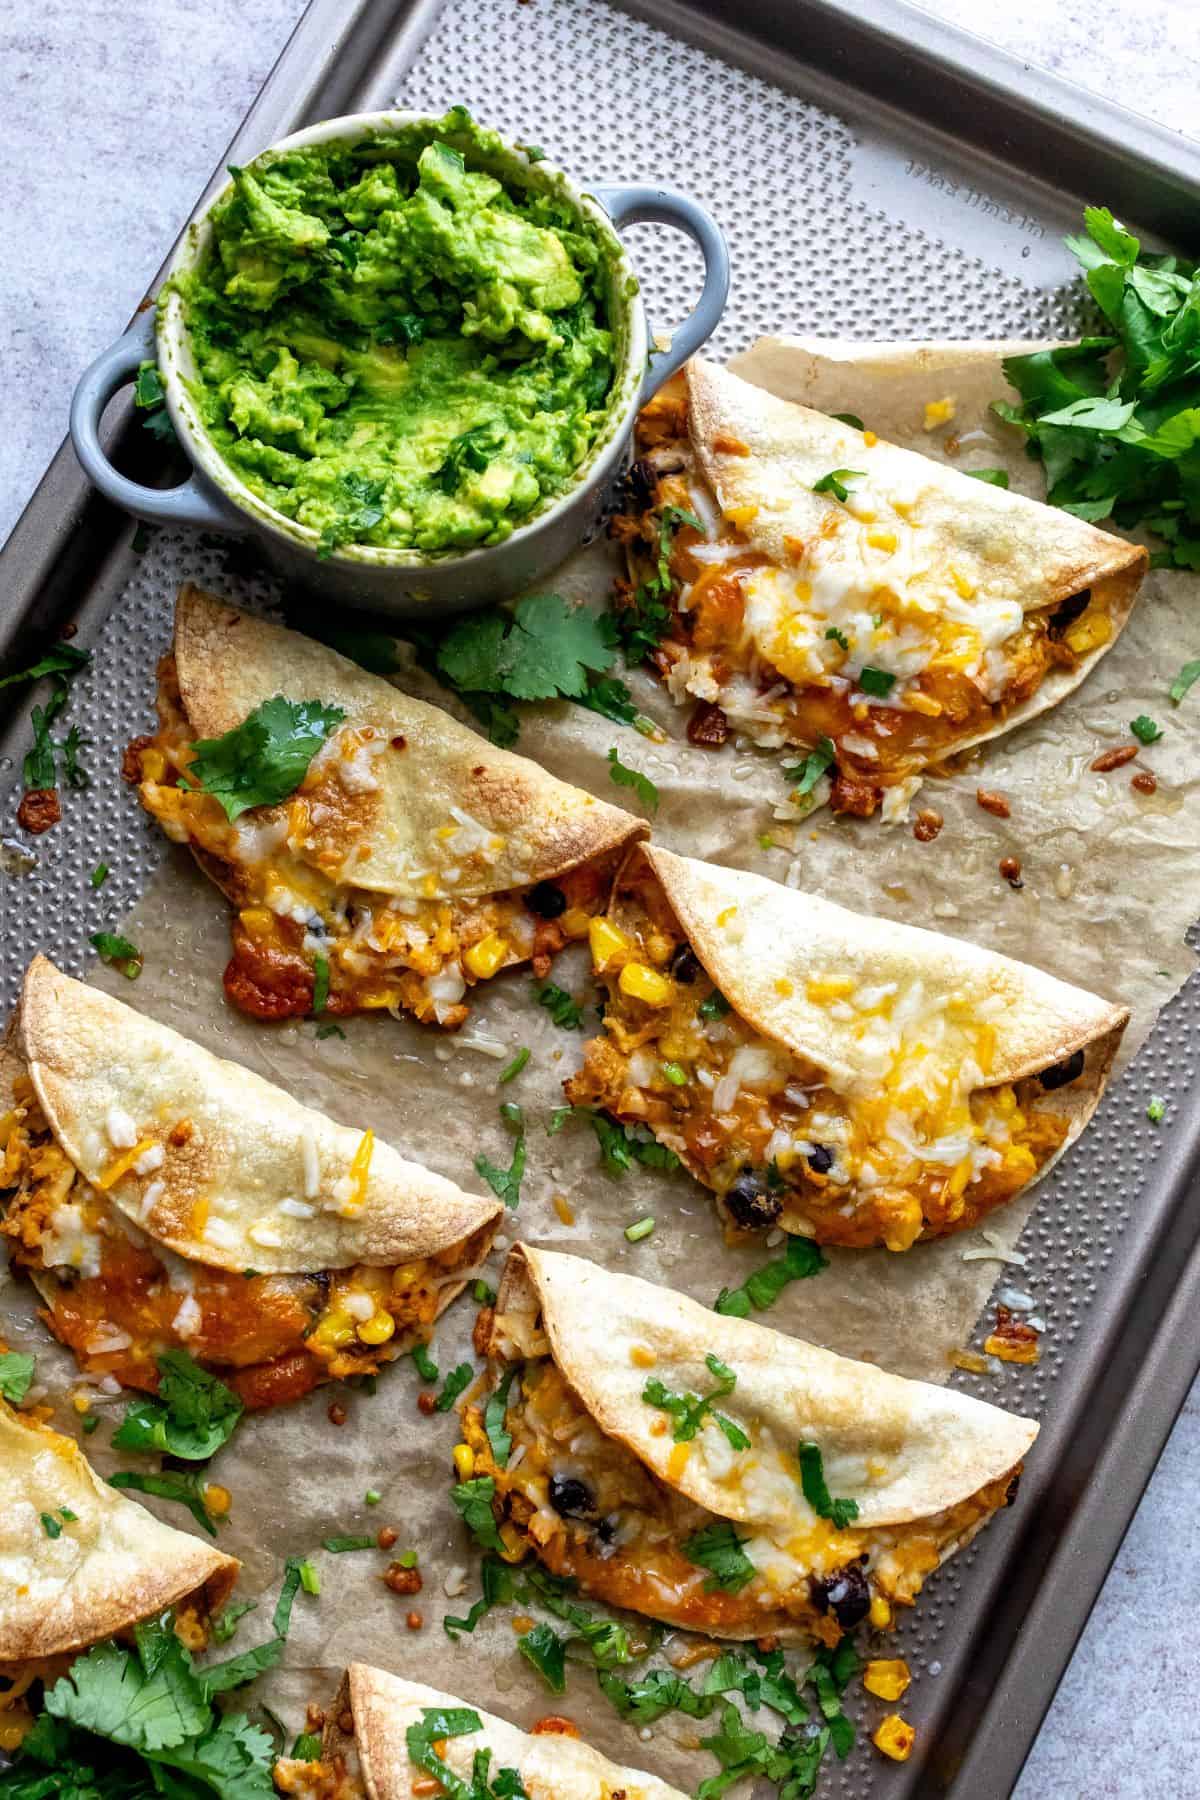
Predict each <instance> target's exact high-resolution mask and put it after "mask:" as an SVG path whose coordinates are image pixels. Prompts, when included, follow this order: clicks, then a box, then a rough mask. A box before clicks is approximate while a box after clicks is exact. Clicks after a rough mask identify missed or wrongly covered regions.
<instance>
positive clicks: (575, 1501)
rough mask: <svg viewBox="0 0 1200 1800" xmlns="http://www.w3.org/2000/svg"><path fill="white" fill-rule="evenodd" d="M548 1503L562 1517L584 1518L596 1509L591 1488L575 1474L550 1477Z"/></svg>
mask: <svg viewBox="0 0 1200 1800" xmlns="http://www.w3.org/2000/svg"><path fill="white" fill-rule="evenodd" d="M550 1504H551V1506H552V1507H553V1508H554V1510H555V1512H556V1513H561V1514H562V1516H563V1518H564V1519H578V1518H586V1517H587V1515H588V1514H589V1513H593V1512H595V1510H596V1501H595V1498H594V1496H593V1494H592V1490H591V1488H590V1487H589V1486H588V1484H587V1482H586V1481H580V1479H579V1477H578V1476H577V1475H552V1476H551V1477H550Z"/></svg>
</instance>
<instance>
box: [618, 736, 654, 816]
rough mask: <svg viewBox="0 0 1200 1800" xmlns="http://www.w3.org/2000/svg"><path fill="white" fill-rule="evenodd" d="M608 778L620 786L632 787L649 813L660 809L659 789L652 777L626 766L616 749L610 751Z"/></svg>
mask: <svg viewBox="0 0 1200 1800" xmlns="http://www.w3.org/2000/svg"><path fill="white" fill-rule="evenodd" d="M608 779H609V780H610V781H615V782H616V784H617V786H618V787H625V788H632V789H633V791H634V792H635V793H636V795H637V797H638V799H639V800H640V801H641V803H642V805H643V806H644V807H645V809H646V811H647V812H648V813H656V812H657V811H658V789H657V788H656V787H655V785H654V783H653V782H652V781H651V779H650V777H649V776H648V775H643V774H641V773H640V772H639V771H638V770H637V769H629V768H626V766H625V764H624V763H623V762H622V761H621V758H620V756H619V754H618V753H617V751H616V750H610V751H609V753H608Z"/></svg>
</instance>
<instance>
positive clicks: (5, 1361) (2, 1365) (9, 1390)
mask: <svg viewBox="0 0 1200 1800" xmlns="http://www.w3.org/2000/svg"><path fill="white" fill-rule="evenodd" d="M34 1366H35V1365H34V1359H33V1357H32V1356H27V1355H26V1354H25V1353H24V1352H23V1351H21V1350H0V1395H3V1397H4V1399H5V1400H7V1401H8V1402H9V1404H10V1405H12V1406H20V1404H21V1402H22V1400H24V1398H25V1396H26V1394H27V1393H28V1392H29V1389H30V1387H31V1385H32V1383H33V1371H34Z"/></svg>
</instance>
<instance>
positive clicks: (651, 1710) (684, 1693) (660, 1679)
mask: <svg viewBox="0 0 1200 1800" xmlns="http://www.w3.org/2000/svg"><path fill="white" fill-rule="evenodd" d="M597 1680H598V1681H599V1683H600V1689H601V1692H602V1693H603V1694H604V1696H605V1698H606V1699H607V1700H609V1701H611V1702H612V1704H613V1706H615V1707H616V1709H617V1711H618V1712H619V1713H620V1715H621V1717H622V1718H623V1719H628V1720H629V1721H630V1723H631V1724H633V1725H653V1724H654V1722H655V1720H656V1719H661V1718H662V1717H663V1715H664V1713H669V1712H681V1713H684V1714H685V1715H686V1716H687V1717H688V1718H689V1719H707V1718H708V1716H709V1714H710V1713H711V1712H712V1709H713V1707H714V1706H715V1704H716V1701H715V1699H713V1698H712V1697H711V1696H705V1695H703V1694H697V1693H696V1691H695V1689H694V1688H692V1687H691V1686H690V1685H689V1683H688V1682H687V1681H685V1679H684V1677H683V1676H682V1675H676V1674H675V1673H674V1671H672V1670H669V1669H649V1670H648V1671H647V1672H646V1674H644V1675H642V1676H639V1677H638V1679H637V1680H636V1681H623V1680H622V1679H621V1677H620V1676H619V1675H617V1674H616V1673H615V1672H613V1671H612V1670H608V1669H601V1670H598V1671H597Z"/></svg>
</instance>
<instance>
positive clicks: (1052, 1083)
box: [1038, 1050, 1083, 1094]
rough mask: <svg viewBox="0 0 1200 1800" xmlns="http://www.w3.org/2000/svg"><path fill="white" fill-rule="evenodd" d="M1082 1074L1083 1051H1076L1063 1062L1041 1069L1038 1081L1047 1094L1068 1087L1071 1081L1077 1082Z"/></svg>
mask: <svg viewBox="0 0 1200 1800" xmlns="http://www.w3.org/2000/svg"><path fill="white" fill-rule="evenodd" d="M1082 1074H1083V1051H1082V1050H1077V1051H1076V1052H1075V1054H1074V1056H1068V1057H1067V1060H1066V1061H1065V1062H1060V1063H1053V1064H1052V1065H1051V1066H1050V1068H1048V1069H1043V1070H1042V1072H1041V1074H1040V1075H1039V1076H1038V1080H1039V1081H1040V1082H1041V1084H1042V1086H1043V1087H1044V1088H1045V1090H1046V1092H1047V1093H1048V1094H1049V1093H1051V1092H1052V1091H1053V1090H1054V1089H1055V1088H1060V1087H1068V1086H1069V1085H1070V1083H1071V1082H1072V1081H1078V1080H1079V1077H1080V1076H1081V1075H1082Z"/></svg>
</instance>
